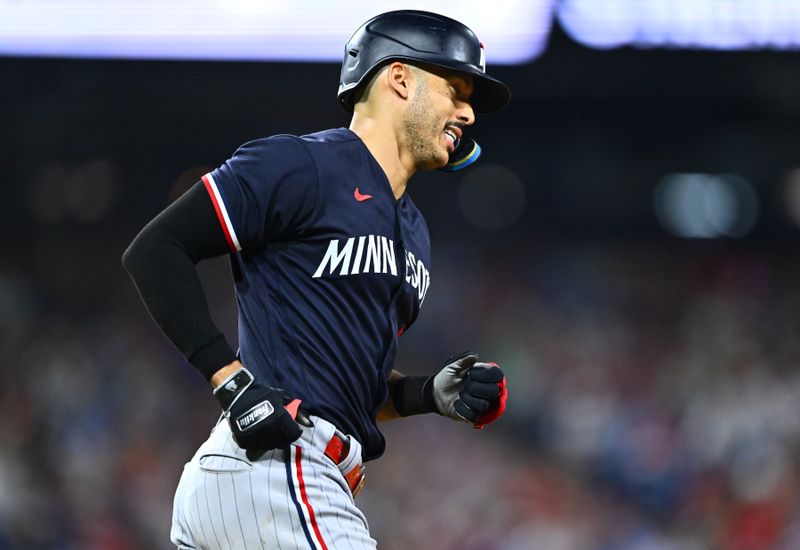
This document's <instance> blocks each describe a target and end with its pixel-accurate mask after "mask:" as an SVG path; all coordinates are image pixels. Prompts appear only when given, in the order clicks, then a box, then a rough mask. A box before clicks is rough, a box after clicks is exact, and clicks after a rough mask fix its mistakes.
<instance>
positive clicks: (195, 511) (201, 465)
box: [171, 416, 376, 550]
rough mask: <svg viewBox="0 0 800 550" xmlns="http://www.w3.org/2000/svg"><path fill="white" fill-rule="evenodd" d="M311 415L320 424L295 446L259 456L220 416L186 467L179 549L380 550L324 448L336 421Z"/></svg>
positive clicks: (175, 522)
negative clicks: (255, 457) (237, 438)
mask: <svg viewBox="0 0 800 550" xmlns="http://www.w3.org/2000/svg"><path fill="white" fill-rule="evenodd" d="M311 420H312V422H313V423H314V427H313V428H305V427H304V428H303V435H302V436H301V437H300V439H298V440H297V441H296V442H295V443H294V444H293V445H292V446H291V447H290V449H289V451H288V453H287V452H285V451H283V450H275V451H270V452H267V453H266V454H264V455H263V456H262V457H261V458H259V459H258V460H256V461H251V460H249V459H248V458H247V456H246V454H245V452H244V451H243V450H242V449H240V448H239V447H238V446H237V445H236V442H235V441H234V440H233V437H232V436H231V432H230V428H229V427H228V423H227V422H225V421H222V422H219V423H218V424H217V426H216V427H215V428H214V430H213V431H212V432H211V435H210V437H209V438H208V440H206V442H205V443H203V445H202V446H201V447H200V449H198V451H197V453H196V454H195V456H194V457H193V458H192V460H191V462H189V463H187V464H186V466H185V467H184V470H183V475H182V476H181V480H180V482H179V484H178V489H177V491H176V493H175V502H174V507H173V515H172V532H171V539H172V542H173V543H174V544H175V545H177V546H178V548H179V549H214V550H217V549H242V550H248V549H250V550H260V549H270V550H271V549H278V550H294V549H312V550H326V549H327V550H334V549H336V550H339V549H342V550H367V549H372V550H374V549H375V548H376V543H375V540H373V539H372V538H371V537H370V535H369V527H368V525H367V520H366V518H365V517H364V515H363V514H362V513H361V511H360V510H359V509H358V508H356V506H355V504H354V502H353V497H352V495H351V493H350V489H349V488H348V486H347V482H346V481H345V479H344V476H343V475H342V473H341V472H340V471H339V468H338V467H337V466H336V464H334V463H333V461H332V460H330V459H329V458H328V457H327V456H325V454H324V450H325V447H326V445H327V444H328V441H329V440H330V438H331V436H332V435H333V432H334V430H335V428H334V427H333V425H332V424H330V423H329V422H327V421H325V420H323V419H321V418H318V417H313V416H312V417H311ZM351 445H353V447H354V452H359V453H360V446H359V445H358V443H357V442H355V441H354V440H353V441H352V443H351Z"/></svg>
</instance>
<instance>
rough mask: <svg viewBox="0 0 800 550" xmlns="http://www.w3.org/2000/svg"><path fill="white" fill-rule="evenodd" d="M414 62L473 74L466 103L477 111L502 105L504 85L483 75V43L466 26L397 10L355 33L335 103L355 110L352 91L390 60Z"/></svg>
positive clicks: (506, 93)
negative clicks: (337, 102)
mask: <svg viewBox="0 0 800 550" xmlns="http://www.w3.org/2000/svg"><path fill="white" fill-rule="evenodd" d="M394 60H400V61H417V62H421V63H427V64H430V65H436V66H438V67H444V68H447V69H453V70H456V71H461V72H464V73H468V74H471V75H472V76H473V93H472V96H471V98H470V103H471V105H472V108H473V109H474V110H475V112H478V113H487V112H489V111H495V110H497V109H500V108H501V107H505V106H506V104H507V103H508V101H509V99H510V98H511V92H510V91H509V89H508V86H506V85H505V84H503V83H502V82H500V81H499V80H496V79H494V78H492V77H490V76H489V75H487V74H486V61H485V56H484V53H483V44H482V43H481V42H480V41H479V40H478V37H477V36H475V33H474V32H472V30H470V29H469V27H467V26H466V25H463V24H461V23H459V22H458V21H456V20H455V19H450V18H449V17H445V16H443V15H439V14H436V13H430V12H426V11H417V10H400V11H390V12H387V13H382V14H380V15H378V16H376V17H373V18H372V19H370V20H369V21H367V22H366V23H364V24H363V25H361V27H359V28H358V30H357V31H356V32H355V33H354V34H353V36H352V37H351V38H350V40H349V41H348V42H347V45H346V46H345V49H344V62H343V63H342V74H341V77H340V78H339V93H338V98H339V102H340V103H341V104H342V107H344V108H345V109H347V110H348V111H350V112H352V111H353V104H354V103H355V97H356V92H357V91H358V89H359V87H360V86H361V85H362V84H366V83H367V82H368V81H369V79H370V77H371V76H372V75H373V74H375V71H376V70H377V69H378V68H379V67H380V66H381V65H383V64H384V63H385V62H388V61H394Z"/></svg>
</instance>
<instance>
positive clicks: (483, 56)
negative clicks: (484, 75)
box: [479, 42, 486, 72]
mask: <svg viewBox="0 0 800 550" xmlns="http://www.w3.org/2000/svg"><path fill="white" fill-rule="evenodd" d="M479 63H480V65H481V70H482V71H483V72H486V50H484V49H483V42H481V60H480V61H479Z"/></svg>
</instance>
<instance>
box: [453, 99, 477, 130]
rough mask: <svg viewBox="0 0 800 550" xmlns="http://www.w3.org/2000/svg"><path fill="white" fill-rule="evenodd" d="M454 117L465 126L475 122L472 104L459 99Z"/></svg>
mask: <svg viewBox="0 0 800 550" xmlns="http://www.w3.org/2000/svg"><path fill="white" fill-rule="evenodd" d="M456 118H457V119H458V120H459V122H461V123H463V124H464V125H465V126H469V125H470V124H473V123H474V122H475V111H473V110H472V105H470V104H469V102H468V101H461V102H459V105H457V110H456Z"/></svg>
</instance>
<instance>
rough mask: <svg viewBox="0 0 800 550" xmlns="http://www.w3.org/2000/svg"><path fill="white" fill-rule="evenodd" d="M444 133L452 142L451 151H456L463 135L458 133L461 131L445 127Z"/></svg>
mask: <svg viewBox="0 0 800 550" xmlns="http://www.w3.org/2000/svg"><path fill="white" fill-rule="evenodd" d="M443 133H444V135H445V138H447V140H448V141H449V142H450V151H454V150H455V148H456V147H457V146H458V140H459V138H460V137H461V136H459V135H458V134H459V133H460V132H457V131H456V130H454V129H453V128H449V127H448V128H445V130H444V132H443Z"/></svg>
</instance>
